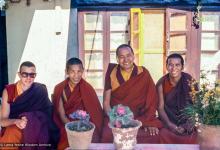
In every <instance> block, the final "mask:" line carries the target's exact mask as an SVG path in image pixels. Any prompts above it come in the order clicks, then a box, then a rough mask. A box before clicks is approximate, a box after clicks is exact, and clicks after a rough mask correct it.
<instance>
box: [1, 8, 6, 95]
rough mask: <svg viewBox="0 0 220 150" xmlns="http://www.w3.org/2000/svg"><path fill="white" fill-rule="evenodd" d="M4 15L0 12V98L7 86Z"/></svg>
mask: <svg viewBox="0 0 220 150" xmlns="http://www.w3.org/2000/svg"><path fill="white" fill-rule="evenodd" d="M5 21H6V19H5V13H4V12H2V11H0V97H1V96H2V91H3V89H4V86H5V85H6V84H8V64H7V42H6V22H5Z"/></svg>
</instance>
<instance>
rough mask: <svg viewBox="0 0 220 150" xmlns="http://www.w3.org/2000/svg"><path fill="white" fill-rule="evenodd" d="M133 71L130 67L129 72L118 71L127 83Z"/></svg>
mask: <svg viewBox="0 0 220 150" xmlns="http://www.w3.org/2000/svg"><path fill="white" fill-rule="evenodd" d="M133 69H134V66H133V67H132V69H131V70H130V71H129V72H127V71H125V70H122V69H120V70H121V74H122V77H123V79H124V80H125V81H128V80H129V79H130V77H131V73H132V71H133Z"/></svg>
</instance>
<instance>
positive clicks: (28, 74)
mask: <svg viewBox="0 0 220 150" xmlns="http://www.w3.org/2000/svg"><path fill="white" fill-rule="evenodd" d="M20 74H21V76H22V78H27V77H28V76H29V77H30V78H35V77H36V75H37V74H36V73H27V72H20Z"/></svg>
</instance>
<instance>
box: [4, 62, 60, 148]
mask: <svg viewBox="0 0 220 150" xmlns="http://www.w3.org/2000/svg"><path fill="white" fill-rule="evenodd" d="M18 76H19V78H20V80H19V81H18V82H16V83H14V84H10V85H7V86H6V88H5V89H4V91H3V95H2V108H1V118H0V126H1V127H3V131H2V136H1V137H0V143H5V144H9V143H10V144H11V145H8V146H9V147H0V148H5V149H9V148H15V149H16V148H19V147H16V145H15V144H19V143H23V144H27V143H30V144H55V143H56V141H53V142H54V143H50V142H52V141H51V139H52V138H53V137H52V138H50V131H51V130H50V129H51V127H52V126H53V122H52V119H51V118H52V116H51V115H52V114H51V113H52V103H51V102H50V100H49V98H48V93H47V89H46V86H45V85H43V84H41V83H36V82H34V79H35V77H36V67H35V65H34V64H33V63H32V62H30V61H25V62H23V63H22V64H21V65H20V69H19V72H18ZM24 146H25V145H24ZM36 146H37V145H36ZM49 146H52V145H49ZM46 148H48V147H42V149H46ZM49 148H50V147H49Z"/></svg>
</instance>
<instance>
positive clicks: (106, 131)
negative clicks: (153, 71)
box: [102, 64, 162, 143]
mask: <svg viewBox="0 0 220 150" xmlns="http://www.w3.org/2000/svg"><path fill="white" fill-rule="evenodd" d="M119 67H120V66H119V65H116V64H110V65H109V67H108V70H107V73H106V78H105V90H108V89H112V92H111V100H110V105H111V107H113V106H115V105H117V104H122V105H125V106H128V107H129V108H130V109H131V111H132V112H133V113H134V119H137V120H139V121H141V122H142V128H140V129H139V132H138V135H137V142H138V143H159V135H156V136H150V135H149V132H148V131H147V132H145V131H144V129H143V127H157V128H161V127H162V124H161V122H160V121H159V120H158V119H157V118H156V109H157V107H158V97H157V93H156V88H155V84H154V82H153V80H152V78H151V76H150V74H149V72H148V70H147V69H145V68H144V67H138V66H136V65H135V64H134V68H133V71H132V73H131V76H130V79H129V80H127V81H125V80H123V76H122V74H121V72H120V69H119ZM140 70H141V71H140ZM116 85H118V87H116V88H115V86H116ZM108 121H109V120H108V117H107V116H105V118H104V128H103V135H102V142H103V143H111V142H112V141H113V136H112V132H111V130H110V128H109V127H108Z"/></svg>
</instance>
